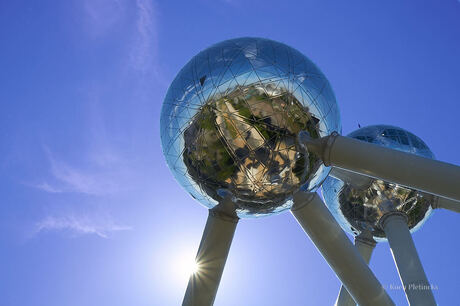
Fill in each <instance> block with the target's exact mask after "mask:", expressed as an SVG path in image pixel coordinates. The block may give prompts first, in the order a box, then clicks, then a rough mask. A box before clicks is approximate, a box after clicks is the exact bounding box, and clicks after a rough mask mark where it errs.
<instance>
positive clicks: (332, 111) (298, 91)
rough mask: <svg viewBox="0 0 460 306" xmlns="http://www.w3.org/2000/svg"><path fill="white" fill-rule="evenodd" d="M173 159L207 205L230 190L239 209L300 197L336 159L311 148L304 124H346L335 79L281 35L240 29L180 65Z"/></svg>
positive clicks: (169, 152) (173, 103)
mask: <svg viewBox="0 0 460 306" xmlns="http://www.w3.org/2000/svg"><path fill="white" fill-rule="evenodd" d="M160 125H161V127H160V128H161V138H162V145H163V151H164V154H165V156H166V160H167V163H168V165H169V167H170V169H171V171H172V172H173V173H174V175H175V177H176V179H177V180H178V181H179V182H180V184H181V185H182V186H183V187H184V188H185V189H186V190H187V191H188V192H189V193H190V194H191V195H192V196H193V197H194V198H195V199H197V200H198V201H200V202H201V203H202V204H204V205H205V206H206V207H208V208H212V207H214V206H216V205H217V202H218V201H219V200H220V199H221V197H220V196H219V191H220V190H228V191H229V192H231V193H232V194H233V196H234V198H235V199H236V205H237V214H238V216H239V217H251V216H263V215H269V214H273V213H277V212H280V211H283V210H285V209H288V208H290V206H291V205H292V201H291V196H292V193H293V192H294V191H296V190H298V189H299V188H302V189H304V190H307V191H313V190H316V189H317V188H318V186H319V185H320V183H321V182H322V181H323V180H324V178H325V177H326V176H327V174H328V171H329V168H327V167H325V166H324V165H323V164H322V163H321V160H320V159H319V158H318V157H317V156H315V155H313V154H308V153H305V152H303V151H302V150H301V149H300V146H299V144H298V142H297V137H296V136H297V133H298V132H299V131H301V130H307V131H308V132H309V133H310V134H311V135H312V137H314V138H318V137H323V136H326V135H329V134H330V133H332V132H333V131H338V132H340V129H341V128H340V117H339V111H338V108H337V104H336V102H335V97H334V94H333V92H332V89H331V87H330V85H329V82H328V81H327V79H326V78H325V77H324V75H323V74H322V73H321V72H320V71H319V69H318V68H317V67H316V66H315V65H314V64H313V63H312V62H311V61H310V60H309V59H308V58H306V57H305V56H304V55H302V54H301V53H299V52H298V51H296V50H294V49H292V48H290V47H288V46H286V45H284V44H281V43H278V42H275V41H271V40H267V39H260V38H240V39H233V40H227V41H224V42H221V43H218V44H216V45H214V46H211V47H210V48H208V49H206V50H204V51H202V52H201V53H199V54H198V55H196V56H195V57H194V58H192V60H191V61H190V62H189V63H188V64H187V65H186V66H185V67H184V68H183V69H182V70H181V71H180V72H179V74H178V75H177V76H176V78H175V79H174V81H173V82H172V84H171V86H170V88H169V90H168V93H167V95H166V98H165V101H164V104H163V109H162V113H161V122H160Z"/></svg>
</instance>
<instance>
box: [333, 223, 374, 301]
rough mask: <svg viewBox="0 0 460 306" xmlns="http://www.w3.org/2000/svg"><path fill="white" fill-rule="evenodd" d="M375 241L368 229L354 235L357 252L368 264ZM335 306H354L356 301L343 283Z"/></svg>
mask: <svg viewBox="0 0 460 306" xmlns="http://www.w3.org/2000/svg"><path fill="white" fill-rule="evenodd" d="M376 244H377V243H376V242H375V240H374V239H373V238H372V234H371V233H370V232H369V231H363V232H361V234H359V235H358V236H356V237H355V247H356V249H357V250H358V252H359V254H361V256H362V257H363V259H364V261H365V262H366V264H368V265H369V262H370V261H371V256H372V252H373V251H374V248H375V245H376ZM335 305H336V306H355V305H356V302H355V300H353V298H352V297H351V295H350V293H348V291H347V288H345V286H344V285H342V286H341V287H340V292H339V296H338V297H337V301H336V302H335Z"/></svg>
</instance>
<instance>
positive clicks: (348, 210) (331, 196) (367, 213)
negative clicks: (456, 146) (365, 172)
mask: <svg viewBox="0 0 460 306" xmlns="http://www.w3.org/2000/svg"><path fill="white" fill-rule="evenodd" d="M348 136H349V137H352V138H356V139H359V140H362V141H367V142H370V143H374V144H377V145H381V146H384V147H389V148H393V149H396V150H400V151H404V152H409V153H413V154H416V155H420V156H423V157H427V158H431V159H434V155H433V153H432V152H431V151H430V149H429V148H428V147H427V145H426V144H425V143H424V142H423V141H422V140H421V139H420V138H418V137H417V136H415V135H414V134H412V133H410V132H407V131H405V130H403V129H401V128H398V127H394V126H388V125H374V126H368V127H363V128H360V129H359V130H356V131H354V132H352V133H351V134H349V135H348ZM376 162H378V161H376ZM322 192H323V197H324V200H325V202H326V205H327V206H328V208H329V210H330V211H331V212H332V213H333V214H334V216H335V218H336V219H337V221H338V222H339V223H340V224H341V225H342V228H343V229H344V230H346V231H348V232H349V233H352V234H354V235H357V234H359V233H361V232H362V231H363V230H369V231H370V232H371V233H372V235H373V236H374V239H376V240H385V239H386V238H385V233H384V232H383V230H382V229H381V228H380V227H379V226H378V222H379V220H380V217H381V216H382V215H383V214H384V213H385V212H387V211H388V210H396V211H400V212H403V213H405V214H406V215H407V217H408V225H409V228H410V230H411V232H414V231H416V230H417V229H418V228H420V226H421V225H422V224H423V223H424V222H425V221H426V220H427V218H428V217H429V215H430V214H431V212H432V208H431V203H432V202H433V196H432V195H430V194H426V193H423V192H419V191H416V190H413V189H409V188H405V187H402V186H399V185H396V184H393V183H388V182H384V181H382V180H377V179H369V180H368V183H365V184H363V185H361V186H358V187H357V186H356V184H353V182H344V181H342V180H340V179H336V178H334V177H331V176H329V177H328V178H327V179H326V180H325V181H324V183H323V185H322ZM389 202H391V203H392V204H391V206H392V207H388V204H389Z"/></svg>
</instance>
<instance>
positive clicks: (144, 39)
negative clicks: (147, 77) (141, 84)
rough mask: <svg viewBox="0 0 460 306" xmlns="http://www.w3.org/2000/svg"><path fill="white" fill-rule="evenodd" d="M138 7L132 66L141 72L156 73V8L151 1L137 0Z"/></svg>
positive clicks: (131, 58) (131, 56) (131, 55)
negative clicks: (151, 71)
mask: <svg viewBox="0 0 460 306" xmlns="http://www.w3.org/2000/svg"><path fill="white" fill-rule="evenodd" d="M136 7H137V19H136V34H135V36H134V41H133V44H132V48H131V53H130V64H131V66H132V67H133V68H134V69H136V70H138V71H141V72H146V71H148V70H151V69H154V72H155V69H156V68H155V65H156V64H157V61H156V57H157V54H158V34H157V25H156V11H155V7H154V4H153V2H152V1H150V0H136Z"/></svg>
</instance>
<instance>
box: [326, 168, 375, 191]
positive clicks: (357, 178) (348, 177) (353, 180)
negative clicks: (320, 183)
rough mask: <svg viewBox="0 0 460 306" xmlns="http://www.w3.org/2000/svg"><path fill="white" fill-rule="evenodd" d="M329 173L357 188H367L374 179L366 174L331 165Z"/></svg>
mask: <svg viewBox="0 0 460 306" xmlns="http://www.w3.org/2000/svg"><path fill="white" fill-rule="evenodd" d="M329 175H330V176H332V177H334V178H336V179H339V180H341V181H343V182H345V183H348V184H350V185H352V186H353V187H355V188H359V189H364V188H366V189H367V188H369V186H370V185H371V184H372V182H373V181H374V179H373V178H370V177H368V176H365V175H361V174H358V173H355V172H351V171H347V170H344V169H340V168H336V167H332V169H331V172H329Z"/></svg>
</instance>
